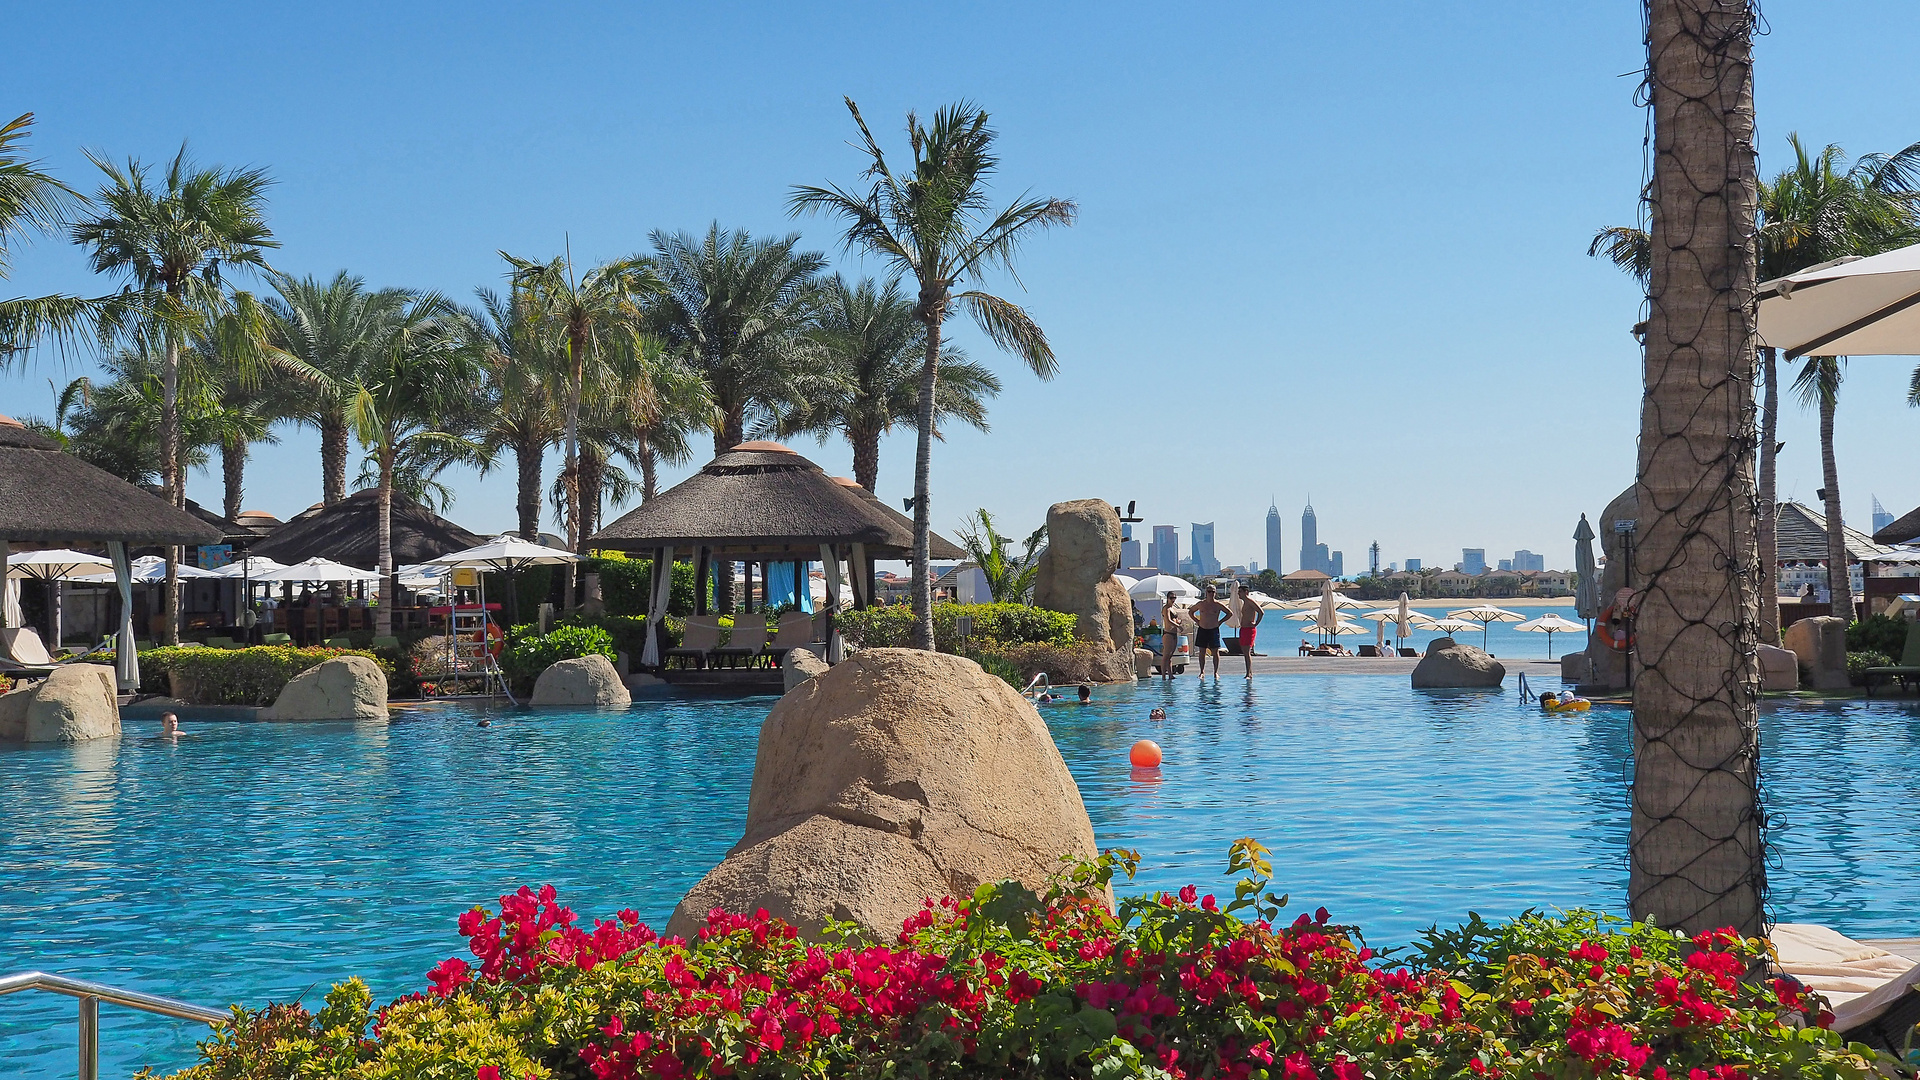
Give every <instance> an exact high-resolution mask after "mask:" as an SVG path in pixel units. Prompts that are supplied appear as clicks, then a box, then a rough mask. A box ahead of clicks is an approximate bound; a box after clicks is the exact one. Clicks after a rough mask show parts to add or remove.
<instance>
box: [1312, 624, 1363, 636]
mask: <svg viewBox="0 0 1920 1080" xmlns="http://www.w3.org/2000/svg"><path fill="white" fill-rule="evenodd" d="M1314 629H1315V630H1318V631H1320V632H1321V633H1323V634H1325V635H1327V636H1328V637H1341V636H1343V635H1349V634H1364V633H1367V628H1366V627H1364V626H1361V625H1360V624H1359V623H1357V622H1344V621H1342V622H1335V623H1329V624H1327V625H1325V626H1320V625H1315V626H1314Z"/></svg>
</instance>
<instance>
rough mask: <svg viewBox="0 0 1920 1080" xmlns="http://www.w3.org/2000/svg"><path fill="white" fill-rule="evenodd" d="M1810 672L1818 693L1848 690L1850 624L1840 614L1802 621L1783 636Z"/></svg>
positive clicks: (1810, 679)
mask: <svg viewBox="0 0 1920 1080" xmlns="http://www.w3.org/2000/svg"><path fill="white" fill-rule="evenodd" d="M1780 638H1781V644H1783V645H1785V646H1786V647H1787V648H1788V649H1790V650H1792V651H1793V655H1794V656H1795V657H1797V658H1798V659H1799V662H1800V666H1802V667H1804V668H1806V669H1807V685H1808V686H1811V687H1813V688H1814V689H1815V690H1845V689H1846V688H1847V687H1849V686H1851V685H1853V683H1852V682H1851V680H1849V679H1848V678H1847V623H1846V620H1844V619H1842V618H1840V617H1839V616H1837V615H1817V616H1815V617H1813V618H1810V619H1800V620H1798V621H1796V622H1795V623H1794V624H1793V625H1792V626H1789V627H1787V629H1786V632H1785V633H1783V634H1781V635H1780Z"/></svg>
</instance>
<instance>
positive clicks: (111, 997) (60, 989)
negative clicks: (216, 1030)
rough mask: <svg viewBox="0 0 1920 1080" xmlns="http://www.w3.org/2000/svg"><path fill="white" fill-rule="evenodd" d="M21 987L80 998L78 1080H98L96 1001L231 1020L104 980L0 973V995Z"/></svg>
mask: <svg viewBox="0 0 1920 1080" xmlns="http://www.w3.org/2000/svg"><path fill="white" fill-rule="evenodd" d="M21 990H45V991H48V992H49V993H54V994H65V995H66V996H68V997H71V998H78V999H80V1013H79V1017H78V1022H79V1027H80V1072H79V1076H80V1080H100V1003H101V1002H103V1001H105V1002H110V1003H112V1004H114V1005H125V1006H126V1007H127V1008H129V1009H139V1010H141V1011H143V1012H150V1013H158V1014H160V1015H161V1016H171V1017H174V1018H176V1019H180V1020H199V1021H202V1022H204V1023H208V1024H217V1023H220V1022H222V1021H225V1020H231V1019H233V1014H231V1013H225V1012H221V1011H220V1010H218V1009H206V1008H202V1007H200V1006H198V1005H189V1004H187V1003H186V1002H184V1001H175V1000H173V999H172V998H163V997H156V996H154V995H153V994H143V993H141V992H140V991H138V990H122V989H121V988H119V987H117V986H108V985H106V984H105V983H97V982H88V981H86V980H85V979H70V978H68V977H67V976H65V975H49V974H47V973H46V972H44V971H23V972H21V973H20V974H18V975H6V976H0V995H5V994H12V993H17V992H19V991H21Z"/></svg>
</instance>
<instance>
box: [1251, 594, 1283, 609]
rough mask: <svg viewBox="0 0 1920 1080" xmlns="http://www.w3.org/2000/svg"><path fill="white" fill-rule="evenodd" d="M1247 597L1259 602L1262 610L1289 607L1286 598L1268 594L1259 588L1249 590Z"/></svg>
mask: <svg viewBox="0 0 1920 1080" xmlns="http://www.w3.org/2000/svg"><path fill="white" fill-rule="evenodd" d="M1247 599H1249V600H1252V601H1253V602H1254V603H1256V604H1259V605H1260V609H1261V610H1262V611H1284V610H1286V607H1287V602H1286V601H1285V600H1282V599H1280V598H1279V597H1276V596H1268V595H1267V594H1266V593H1263V592H1261V591H1259V590H1258V589H1249V590H1247Z"/></svg>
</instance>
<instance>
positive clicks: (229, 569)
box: [196, 555, 287, 579]
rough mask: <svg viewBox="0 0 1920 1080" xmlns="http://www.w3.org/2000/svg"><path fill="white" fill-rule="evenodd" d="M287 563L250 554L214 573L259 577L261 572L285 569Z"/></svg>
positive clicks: (217, 575)
mask: <svg viewBox="0 0 1920 1080" xmlns="http://www.w3.org/2000/svg"><path fill="white" fill-rule="evenodd" d="M286 565H287V564H286V563H283V562H276V561H275V560H273V559H269V558H267V557H266V556H265V555H249V556H247V557H246V558H244V559H235V560H233V561H232V562H230V563H228V564H227V565H225V566H223V567H221V568H220V569H218V570H214V571H212V573H213V575H214V576H215V577H225V578H256V579H257V578H258V577H259V576H260V575H261V574H264V573H267V572H268V571H270V570H280V569H283V568H285V566H286ZM196 569H197V568H196Z"/></svg>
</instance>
